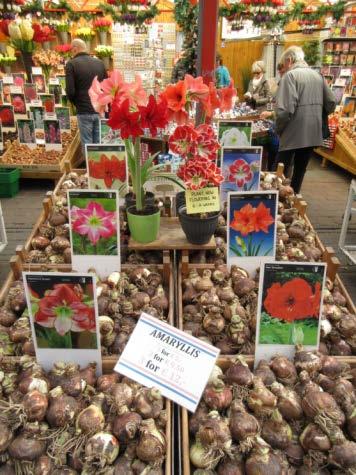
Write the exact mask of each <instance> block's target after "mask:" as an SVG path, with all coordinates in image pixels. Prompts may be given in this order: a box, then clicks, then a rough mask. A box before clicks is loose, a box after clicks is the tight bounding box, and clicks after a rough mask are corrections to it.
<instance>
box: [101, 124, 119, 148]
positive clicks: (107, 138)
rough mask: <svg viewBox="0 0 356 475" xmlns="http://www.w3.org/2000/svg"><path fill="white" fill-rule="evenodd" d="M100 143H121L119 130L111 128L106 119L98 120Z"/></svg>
mask: <svg viewBox="0 0 356 475" xmlns="http://www.w3.org/2000/svg"><path fill="white" fill-rule="evenodd" d="M100 143H101V144H110V145H123V144H124V142H123V141H122V139H121V137H120V131H119V130H113V129H112V128H111V127H109V126H108V121H107V119H101V120H100Z"/></svg>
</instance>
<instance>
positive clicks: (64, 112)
mask: <svg viewBox="0 0 356 475" xmlns="http://www.w3.org/2000/svg"><path fill="white" fill-rule="evenodd" d="M54 110H55V113H56V116H57V119H58V121H59V127H60V129H61V131H62V132H65V131H70V113H69V107H62V106H56V107H55V108H54Z"/></svg>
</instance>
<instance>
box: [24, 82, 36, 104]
mask: <svg viewBox="0 0 356 475" xmlns="http://www.w3.org/2000/svg"><path fill="white" fill-rule="evenodd" d="M23 93H24V95H25V100H26V102H27V103H29V104H30V103H31V102H32V101H35V100H36V99H37V90H36V86H35V84H32V83H25V84H24V86H23Z"/></svg>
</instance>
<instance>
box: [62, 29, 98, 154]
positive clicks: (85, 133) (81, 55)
mask: <svg viewBox="0 0 356 475" xmlns="http://www.w3.org/2000/svg"><path fill="white" fill-rule="evenodd" d="M72 54H73V59H71V60H70V61H68V62H67V64H66V93H67V97H68V99H69V100H70V102H71V103H72V104H74V105H75V107H76V109H77V117H78V126H79V132H80V138H81V141H82V146H83V149H84V147H85V144H87V143H89V144H90V143H99V140H100V135H99V128H100V121H99V114H97V113H96V112H95V110H94V108H93V106H92V104H91V101H90V97H89V94H88V90H89V89H90V86H91V84H92V82H93V79H94V78H95V76H97V77H98V80H99V81H102V80H103V79H105V78H106V77H107V74H106V70H105V66H104V63H103V62H102V61H101V60H100V59H98V58H93V57H91V56H90V55H89V54H88V53H87V52H86V44H85V42H84V41H83V40H81V39H79V38H76V39H75V40H73V41H72Z"/></svg>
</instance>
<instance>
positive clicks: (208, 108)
mask: <svg viewBox="0 0 356 475" xmlns="http://www.w3.org/2000/svg"><path fill="white" fill-rule="evenodd" d="M220 103H221V100H220V97H219V96H218V92H217V90H216V87H215V84H214V83H213V82H211V83H210V84H209V95H208V97H207V98H206V99H205V100H204V101H203V108H204V111H205V114H206V116H207V117H212V116H213V115H214V111H215V110H216V109H219V108H220Z"/></svg>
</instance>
